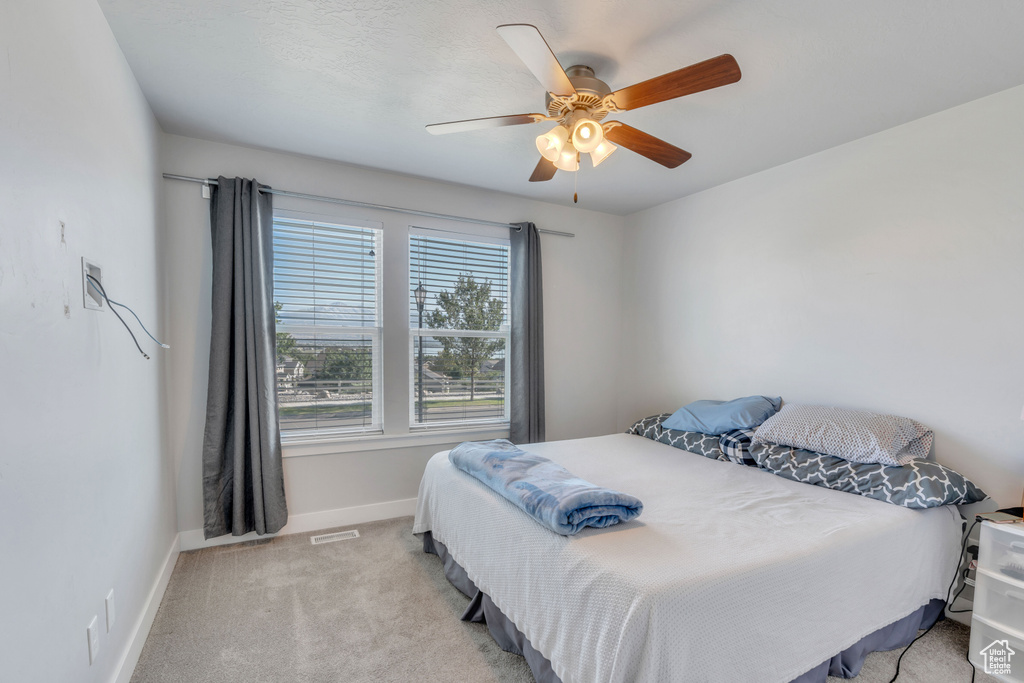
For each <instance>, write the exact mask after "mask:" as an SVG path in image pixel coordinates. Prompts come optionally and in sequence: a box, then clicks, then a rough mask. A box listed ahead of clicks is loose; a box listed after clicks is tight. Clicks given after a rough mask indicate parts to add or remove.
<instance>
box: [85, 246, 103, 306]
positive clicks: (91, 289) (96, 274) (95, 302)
mask: <svg viewBox="0 0 1024 683" xmlns="http://www.w3.org/2000/svg"><path fill="white" fill-rule="evenodd" d="M88 276H91V277H93V278H95V279H96V281H97V282H99V283H100V286H101V287H102V286H103V269H102V268H101V267H100V264H98V263H96V262H95V261H90V260H89V259H87V258H85V257H84V256H83V257H82V305H84V306H85V307H86V308H89V309H92V310H94V311H102V310H103V295H102V294H100V291H99V290H98V289H96V285H95V284H93V283H91V282H89V277H88Z"/></svg>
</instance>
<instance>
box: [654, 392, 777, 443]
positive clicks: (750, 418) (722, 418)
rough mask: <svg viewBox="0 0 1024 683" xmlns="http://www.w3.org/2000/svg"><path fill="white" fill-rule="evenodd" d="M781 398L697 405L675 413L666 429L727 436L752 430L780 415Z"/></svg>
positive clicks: (763, 397)
mask: <svg viewBox="0 0 1024 683" xmlns="http://www.w3.org/2000/svg"><path fill="white" fill-rule="evenodd" d="M781 405H782V398H781V397H778V396H776V397H775V398H770V397H768V396H745V397H744V398H735V399H733V400H731V401H694V402H693V403H690V404H688V405H685V406H683V407H682V408H680V409H679V410H677V411H676V412H674V413H672V416H671V417H669V418H668V419H667V420H665V421H664V422H663V423H662V426H663V427H664V428H665V429H675V430H678V431H682V432H701V433H703V434H725V433H726V432H731V431H732V430H734V429H753V428H754V427H756V426H758V425H759V424H761V423H762V422H764V421H765V420H767V419H768V418H769V417H771V416H772V415H774V414H775V413H777V412H778V411H779V407H780V406H781Z"/></svg>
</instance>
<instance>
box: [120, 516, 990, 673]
mask: <svg viewBox="0 0 1024 683" xmlns="http://www.w3.org/2000/svg"><path fill="white" fill-rule="evenodd" d="M352 528H358V529H359V533H360V538H358V539H354V540H348V541H341V542H338V543H330V544H326V545H318V546H314V545H311V544H310V542H309V537H310V535H311V534H296V535H293V536H281V537H278V538H273V539H269V540H266V541H256V542H252V543H246V544H242V545H234V546H222V547H219V548H209V549H206V550H198V551H194V552H190V553H182V554H181V556H180V557H179V558H178V564H177V566H175V568H174V574H173V576H172V577H171V582H170V585H169V586H168V587H167V592H166V594H165V595H164V599H163V602H162V603H161V605H160V610H159V612H158V613H157V616H156V621H155V622H154V624H153V628H152V630H151V631H150V634H149V639H148V640H147V641H146V645H145V648H144V649H143V651H142V655H141V657H140V659H139V664H138V666H137V667H136V669H135V673H134V675H133V676H132V683H175V682H178V681H181V682H182V683H185V682H187V683H206V682H209V683H229V682H233V681H239V682H242V681H245V682H246V683H248V682H254V683H284V682H293V681H294V682H296V683H300V682H301V683H307V682H317V683H319V682H321V681H323V682H326V681H339V682H340V681H344V682H345V683H361V682H364V681H365V682H366V683H386V682H390V681H394V682H396V683H397V682H402V683H407V682H409V681H441V682H448V681H466V682H473V683H487V682H489V681H495V682H497V681H501V682H508V683H511V682H520V681H522V682H524V683H525V682H529V681H533V677H532V676H531V675H530V670H529V668H528V667H527V666H526V663H525V662H524V660H523V659H522V658H521V657H518V656H516V655H511V654H508V653H506V652H503V651H502V650H500V649H499V648H498V647H497V646H496V645H495V644H494V641H493V640H491V637H490V635H489V634H488V633H487V627H486V626H484V625H482V624H468V623H464V622H461V621H459V615H460V614H461V613H462V611H463V609H465V607H466V604H467V602H468V600H467V598H466V597H465V596H463V595H462V594H461V593H459V592H458V591H457V590H455V589H454V588H453V587H452V586H451V585H450V584H449V583H448V581H447V580H446V579H445V578H444V574H443V571H442V567H441V562H440V560H438V558H437V557H435V556H434V555H426V554H424V553H423V552H422V548H421V544H420V541H419V539H418V538H416V537H414V536H413V535H412V533H411V529H412V519H411V518H409V517H405V518H401V519H395V520H389V521H385V522H374V523H372V524H362V525H359V526H358V527H352ZM317 533H324V532H317ZM967 635H968V633H967V629H966V628H964V627H962V626H960V625H959V624H955V623H952V622H943V623H941V624H939V625H938V626H937V627H936V628H935V629H933V631H932V632H931V633H929V634H928V636H926V637H925V638H923V639H921V640H920V641H919V642H918V643H917V644H916V645H914V648H913V650H911V651H910V653H909V654H908V655H907V656H906V657H904V659H903V672H902V673H901V675H900V679H899V680H900V681H902V682H903V683H947V682H950V683H952V682H954V681H963V682H964V683H966V682H967V681H970V679H971V668H970V665H969V664H967V662H966V661H964V652H965V651H966V648H967ZM897 654H898V652H893V653H876V654H873V655H871V656H870V657H869V658H868V660H867V662H866V663H865V665H864V670H863V672H862V673H861V675H860V676H858V677H857V678H856V679H855V680H856V681H857V682H858V683H887V681H888V680H889V679H890V678H891V677H892V674H893V671H894V670H895V665H896V655H897ZM839 680H841V679H830V683H831V682H832V681H839ZM977 680H978V681H979V682H980V681H991V680H993V679H990V678H988V677H987V676H984V675H983V674H981V673H980V672H979V674H978V677H977Z"/></svg>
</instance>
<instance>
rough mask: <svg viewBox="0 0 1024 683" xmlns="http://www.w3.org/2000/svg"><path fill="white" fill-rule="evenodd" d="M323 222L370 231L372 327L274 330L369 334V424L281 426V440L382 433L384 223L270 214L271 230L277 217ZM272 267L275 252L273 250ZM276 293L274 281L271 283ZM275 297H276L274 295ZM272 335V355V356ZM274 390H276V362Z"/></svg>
mask: <svg viewBox="0 0 1024 683" xmlns="http://www.w3.org/2000/svg"><path fill="white" fill-rule="evenodd" d="M279 218H280V219H282V220H284V221H295V222H304V223H311V224H313V225H317V224H319V225H323V226H325V227H334V226H336V227H341V228H358V229H363V230H373V231H374V232H375V235H374V292H375V295H374V309H375V310H374V317H375V319H376V322H377V325H376V326H375V327H366V326H353V325H295V324H275V327H276V331H277V332H286V333H289V334H292V335H293V336H295V334H296V333H299V334H304V335H305V336H314V337H315V336H317V335H318V334H322V335H324V336H325V337H326V338H328V339H329V338H332V337H333V338H342V339H344V338H353V339H358V338H362V337H369V338H370V340H371V347H370V348H371V362H370V367H371V375H370V396H371V398H370V425H369V426H368V427H364V428H356V427H325V428H312V429H281V430H280V434H281V443H282V444H285V443H306V442H314V441H343V440H347V439H353V438H363V437H372V436H379V435H383V434H384V420H383V413H384V410H383V403H384V361H385V359H384V272H383V271H384V267H383V266H384V260H383V252H384V225H383V224H382V223H381V222H379V221H367V220H359V219H353V218H346V217H342V216H338V215H325V214H317V213H310V212H306V211H293V210H288V209H275V210H274V211H273V216H272V221H271V222H272V224H273V226H274V230H276V225H277V221H278V219H279ZM274 259H275V269H276V259H277V252H276V250H275V254H274ZM275 294H276V283H275ZM274 299H275V300H276V296H275V297H274ZM276 341H277V340H276V337H275V355H276ZM274 390H275V391H277V390H278V387H277V377H276V363H275V377H274ZM281 407H282V406H281V402H280V394H278V423H279V424H280V423H281Z"/></svg>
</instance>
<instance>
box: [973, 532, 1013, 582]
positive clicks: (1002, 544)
mask: <svg viewBox="0 0 1024 683" xmlns="http://www.w3.org/2000/svg"><path fill="white" fill-rule="evenodd" d="M978 567H979V568H981V569H987V570H988V571H989V572H990V573H992V574H993V575H996V576H1005V577H1007V578H1009V579H1016V580H1017V581H1021V582H1024V524H992V523H991V522H985V523H984V524H982V525H981V554H980V556H979V557H978Z"/></svg>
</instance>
